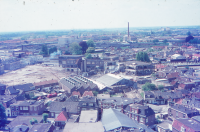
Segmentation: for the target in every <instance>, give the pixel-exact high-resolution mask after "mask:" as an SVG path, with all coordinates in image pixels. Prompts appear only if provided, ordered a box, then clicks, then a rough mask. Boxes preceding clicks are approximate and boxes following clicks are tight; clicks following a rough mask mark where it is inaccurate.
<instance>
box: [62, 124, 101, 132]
mask: <svg viewBox="0 0 200 132" xmlns="http://www.w3.org/2000/svg"><path fill="white" fill-rule="evenodd" d="M63 132H104V128H103V125H102V123H101V122H95V123H66V125H65V128H64V129H63Z"/></svg>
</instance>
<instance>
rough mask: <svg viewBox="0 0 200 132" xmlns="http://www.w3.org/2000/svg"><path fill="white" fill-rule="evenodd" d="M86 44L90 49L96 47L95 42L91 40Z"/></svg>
mask: <svg viewBox="0 0 200 132" xmlns="http://www.w3.org/2000/svg"><path fill="white" fill-rule="evenodd" d="M86 43H87V46H88V47H95V44H94V41H93V40H91V39H90V40H88V41H87V42H86Z"/></svg>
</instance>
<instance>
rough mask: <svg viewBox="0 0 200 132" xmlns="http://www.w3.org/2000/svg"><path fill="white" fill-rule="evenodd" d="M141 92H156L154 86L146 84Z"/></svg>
mask: <svg viewBox="0 0 200 132" xmlns="http://www.w3.org/2000/svg"><path fill="white" fill-rule="evenodd" d="M142 90H143V91H152V90H156V85H155V84H152V83H149V82H146V83H145V84H144V85H143V86H142Z"/></svg>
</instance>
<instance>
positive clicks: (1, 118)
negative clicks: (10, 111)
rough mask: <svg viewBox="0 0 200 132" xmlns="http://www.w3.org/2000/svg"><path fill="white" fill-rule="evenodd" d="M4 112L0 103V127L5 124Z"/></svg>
mask: <svg viewBox="0 0 200 132" xmlns="http://www.w3.org/2000/svg"><path fill="white" fill-rule="evenodd" d="M6 120H7V118H6V112H5V108H4V106H3V105H2V104H0V126H1V127H5V125H6Z"/></svg>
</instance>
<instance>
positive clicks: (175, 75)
mask: <svg viewBox="0 0 200 132" xmlns="http://www.w3.org/2000/svg"><path fill="white" fill-rule="evenodd" d="M178 77H179V73H178V72H173V73H169V74H168V75H167V78H168V79H169V78H178Z"/></svg>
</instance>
